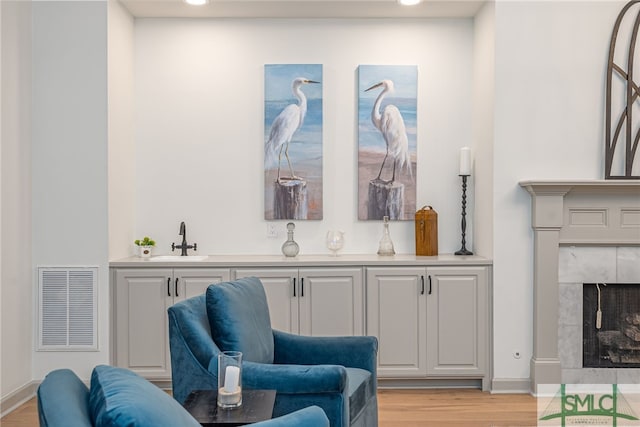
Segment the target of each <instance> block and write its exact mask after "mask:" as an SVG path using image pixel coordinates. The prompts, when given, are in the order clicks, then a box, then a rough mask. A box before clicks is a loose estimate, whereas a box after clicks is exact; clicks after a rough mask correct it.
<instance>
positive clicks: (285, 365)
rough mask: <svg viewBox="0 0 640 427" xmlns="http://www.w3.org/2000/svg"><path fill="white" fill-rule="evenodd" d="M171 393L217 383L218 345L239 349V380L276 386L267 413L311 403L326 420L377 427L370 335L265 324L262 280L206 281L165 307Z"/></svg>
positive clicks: (183, 394)
mask: <svg viewBox="0 0 640 427" xmlns="http://www.w3.org/2000/svg"><path fill="white" fill-rule="evenodd" d="M168 311H169V337H170V348H171V370H172V381H173V396H174V398H175V399H176V400H177V401H178V402H180V403H183V402H184V401H185V399H186V398H187V396H188V394H189V393H190V392H191V391H192V390H211V389H215V388H216V387H217V365H218V354H219V353H220V351H226V350H235V351H242V352H243V373H242V384H243V387H245V388H249V389H271V390H276V391H277V395H276V401H275V405H274V410H273V416H274V417H279V416H282V415H285V414H288V413H292V412H294V411H297V410H299V409H302V408H305V407H308V406H311V405H317V406H319V407H321V408H322V409H323V410H324V412H325V413H326V415H327V417H328V418H329V421H330V425H331V426H332V427H347V426H354V427H376V426H377V425H378V405H377V397H376V388H377V377H376V357H377V350H378V342H377V340H376V338H375V337H365V336H357V337H351V336H350V337H306V336H299V335H293V334H289V333H285V332H281V331H277V330H273V329H271V325H270V319H269V311H268V306H267V301H266V295H265V293H264V288H263V286H262V283H261V282H260V281H259V279H257V278H255V277H253V278H247V279H239V280H236V281H232V282H225V283H219V284H215V285H211V286H209V288H208V289H207V292H206V294H205V295H200V296H196V297H193V298H189V299H187V300H184V301H181V302H179V303H177V304H175V305H173V306H172V307H170V308H169V310H168Z"/></svg>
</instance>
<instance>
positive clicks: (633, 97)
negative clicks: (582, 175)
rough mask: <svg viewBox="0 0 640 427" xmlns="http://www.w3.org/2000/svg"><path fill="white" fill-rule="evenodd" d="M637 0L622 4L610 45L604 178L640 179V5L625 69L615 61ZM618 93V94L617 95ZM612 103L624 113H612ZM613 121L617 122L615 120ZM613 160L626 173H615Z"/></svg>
mask: <svg viewBox="0 0 640 427" xmlns="http://www.w3.org/2000/svg"><path fill="white" fill-rule="evenodd" d="M636 3H640V0H633V1H630V2H629V3H627V4H626V5H625V6H624V7H623V8H622V10H621V11H620V14H618V17H617V19H616V22H615V25H614V27H613V33H612V35H611V42H610V45H609V63H608V66H607V89H606V124H605V127H606V129H605V132H606V137H605V179H640V175H638V174H639V173H640V172H637V173H636V175H633V172H632V169H633V163H634V158H635V157H636V153H637V150H638V141H639V140H640V126H639V125H640V119H636V121H635V122H634V117H633V106H634V104H635V105H636V109H639V108H640V88H639V87H638V84H637V83H636V82H634V80H633V77H634V76H633V71H634V70H633V68H634V67H633V66H634V57H635V51H636V41H637V38H638V28H639V27H640V7H639V8H635V9H637V11H636V16H635V19H633V26H632V27H629V28H628V29H629V30H631V31H630V33H631V34H630V39H629V41H628V46H629V49H628V51H627V52H626V55H624V58H625V59H626V69H625V67H624V64H623V65H622V66H621V65H620V64H618V63H616V62H614V59H615V58H614V57H615V51H616V43H617V42H619V43H620V44H626V40H618V38H619V37H620V38H623V37H625V36H628V35H627V34H626V33H627V31H623V32H621V31H620V28H621V25H622V23H623V18H624V17H625V15H626V14H627V12H629V11H630V10H631V9H632V6H634V5H635V4H636ZM629 15H630V16H632V15H633V14H632V13H630V14H629ZM629 21H630V20H627V22H629ZM623 30H625V27H623ZM625 47H626V46H625ZM620 81H622V84H623V86H624V90H623V91H622V92H623V95H622V96H620V93H619V92H618V91H616V90H615V88H614V85H616V82H620ZM618 85H619V83H618ZM616 95H618V96H617V97H616ZM612 103H613V105H614V106H616V107H619V108H621V109H622V111H621V113H620V114H619V115H617V116H616V117H613V114H614V113H612ZM614 121H615V124H614V123H613V122H614ZM623 127H624V132H623ZM622 135H624V136H622ZM622 141H624V153H623V155H622V156H621V155H620V153H619V154H618V156H617V158H616V156H615V154H616V148H617V146H618V143H620V144H622ZM614 163H615V164H616V165H615V166H618V167H617V169H620V170H622V171H623V172H624V174H623V175H615V174H614V173H613V172H612V170H613V169H614Z"/></svg>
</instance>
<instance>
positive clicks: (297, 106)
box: [264, 64, 323, 220]
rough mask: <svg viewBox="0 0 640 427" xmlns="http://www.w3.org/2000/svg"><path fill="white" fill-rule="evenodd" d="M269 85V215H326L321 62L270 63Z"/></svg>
mask: <svg viewBox="0 0 640 427" xmlns="http://www.w3.org/2000/svg"><path fill="white" fill-rule="evenodd" d="M264 83H265V85H264V86H265V97H264V152H265V157H264V177H265V181H264V182H265V186H264V195H265V197H264V200H265V206H264V217H265V219H267V220H278V219H313V220H318V219H322V120H323V117H322V65H320V64H284V65H283V64H269V65H265V67H264Z"/></svg>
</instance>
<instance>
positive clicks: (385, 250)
mask: <svg viewBox="0 0 640 427" xmlns="http://www.w3.org/2000/svg"><path fill="white" fill-rule="evenodd" d="M383 221H384V224H383V227H384V228H383V230H382V239H380V245H379V246H378V255H395V254H396V251H395V250H393V241H391V235H390V234H389V217H388V216H386V215H385V216H384V218H383Z"/></svg>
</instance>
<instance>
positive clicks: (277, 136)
mask: <svg viewBox="0 0 640 427" xmlns="http://www.w3.org/2000/svg"><path fill="white" fill-rule="evenodd" d="M309 83H320V82H316V81H313V80H309V79H306V78H304V77H298V78H296V79H294V80H293V82H292V83H291V91H292V92H293V94H294V95H295V97H296V98H297V99H298V103H297V104H289V105H287V106H286V107H285V108H284V109H283V110H282V111H281V112H280V114H278V116H277V117H276V118H275V120H274V121H273V123H272V124H271V132H270V133H269V139H268V140H267V143H266V144H265V147H264V153H265V159H266V161H265V163H267V164H268V163H271V162H272V160H273V159H274V158H275V155H276V152H277V153H278V182H279V181H280V163H281V161H282V150H283V149H284V155H285V157H286V158H287V163H288V164H289V171H290V172H291V178H292V179H295V178H296V176H295V174H294V173H293V167H291V160H290V159H289V143H290V142H291V138H292V137H293V134H294V133H295V132H296V131H297V130H298V129H300V126H302V122H303V121H304V116H305V114H306V113H307V97H306V96H305V95H304V93H303V92H302V89H300V86H302V85H304V84H309Z"/></svg>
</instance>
